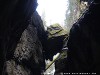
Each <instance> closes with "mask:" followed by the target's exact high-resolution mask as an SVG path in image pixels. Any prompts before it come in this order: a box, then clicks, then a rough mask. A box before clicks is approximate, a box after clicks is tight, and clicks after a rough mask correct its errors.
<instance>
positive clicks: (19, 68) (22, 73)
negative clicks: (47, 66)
mask: <svg viewBox="0 0 100 75" xmlns="http://www.w3.org/2000/svg"><path fill="white" fill-rule="evenodd" d="M42 57H43V56H42V45H41V43H40V41H39V39H38V36H37V30H36V28H35V27H34V26H33V25H29V26H28V27H27V28H26V29H25V30H24V32H23V33H22V35H21V38H20V40H19V43H18V44H17V47H16V49H15V51H14V56H13V59H11V60H8V61H6V72H7V74H8V75H35V74H37V75H39V73H40V62H42V61H43V58H42ZM34 72H35V73H34Z"/></svg>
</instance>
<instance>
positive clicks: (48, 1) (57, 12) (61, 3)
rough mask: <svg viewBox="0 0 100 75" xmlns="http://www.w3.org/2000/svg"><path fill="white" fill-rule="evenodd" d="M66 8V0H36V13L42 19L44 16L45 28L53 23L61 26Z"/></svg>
mask: <svg viewBox="0 0 100 75" xmlns="http://www.w3.org/2000/svg"><path fill="white" fill-rule="evenodd" d="M67 7H68V0H38V7H37V11H38V13H39V15H40V16H41V17H42V18H43V17H44V16H45V20H46V25H47V26H50V25H51V24H54V23H59V24H61V25H62V26H63V25H64V20H65V12H66V10H67ZM43 14H45V15H43Z"/></svg>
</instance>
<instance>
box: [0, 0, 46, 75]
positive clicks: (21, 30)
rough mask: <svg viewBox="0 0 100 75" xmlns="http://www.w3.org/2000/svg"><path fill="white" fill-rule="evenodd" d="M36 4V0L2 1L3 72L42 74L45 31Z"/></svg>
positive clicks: (0, 47)
mask: <svg viewBox="0 0 100 75" xmlns="http://www.w3.org/2000/svg"><path fill="white" fill-rule="evenodd" d="M36 7H37V0H11V1H4V0H1V1H0V10H1V12H0V75H41V65H42V64H43V54H42V49H43V48H42V44H41V41H40V40H41V39H40V37H42V34H41V33H40V32H45V31H44V29H43V28H42V27H43V26H40V27H39V25H43V24H42V23H40V20H41V18H40V17H39V15H37V14H36V12H35V10H36ZM34 12H35V13H34ZM35 17H37V18H38V19H35ZM32 20H35V22H32ZM38 22H39V23H38ZM36 23H38V26H37V24H36ZM39 30H41V31H39ZM40 34H41V35H40Z"/></svg>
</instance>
